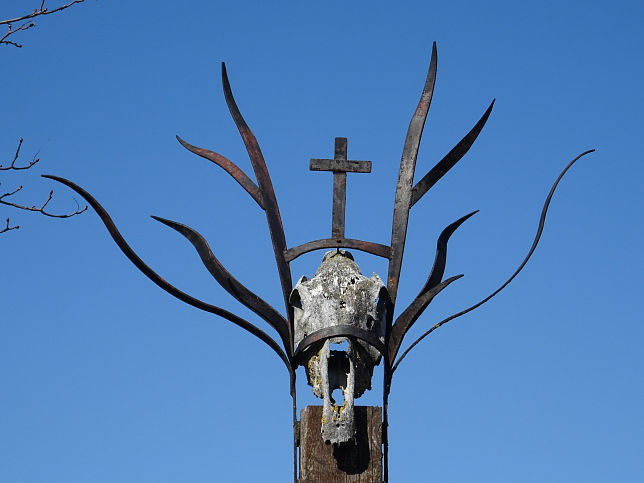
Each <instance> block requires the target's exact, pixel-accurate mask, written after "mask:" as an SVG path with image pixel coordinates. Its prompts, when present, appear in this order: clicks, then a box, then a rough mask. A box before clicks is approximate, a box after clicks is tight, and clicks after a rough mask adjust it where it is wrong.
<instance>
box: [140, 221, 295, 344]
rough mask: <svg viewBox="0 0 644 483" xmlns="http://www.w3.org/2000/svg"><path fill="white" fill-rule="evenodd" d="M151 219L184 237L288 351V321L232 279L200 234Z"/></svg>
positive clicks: (172, 223)
mask: <svg viewBox="0 0 644 483" xmlns="http://www.w3.org/2000/svg"><path fill="white" fill-rule="evenodd" d="M152 218H154V219H155V220H157V221H159V222H161V223H163V224H164V225H166V226H169V227H170V228H172V229H174V230H176V231H178V232H179V233H181V234H182V235H183V236H185V237H186V238H187V239H188V241H190V243H192V245H193V246H194V247H195V249H196V250H197V253H199V256H200V257H201V261H202V262H203V264H204V265H205V266H206V268H207V269H208V271H209V272H210V274H211V275H212V276H213V277H214V278H215V280H217V282H219V285H221V286H222V287H223V288H224V289H225V290H226V292H228V293H229V294H231V295H232V296H233V297H235V298H236V299H237V300H238V301H239V302H241V303H242V304H243V305H245V306H246V307H248V308H249V309H250V310H252V311H253V312H255V313H256V314H257V315H259V316H260V317H261V318H262V319H264V320H265V321H266V322H268V323H269V325H270V326H271V327H273V329H275V330H276V331H277V333H278V334H279V336H280V338H281V339H282V343H283V344H284V350H286V351H287V352H288V351H289V350H290V349H289V347H290V340H289V330H288V327H289V325H288V321H287V320H286V319H285V318H284V317H282V315H281V314H280V313H279V312H278V311H277V310H275V309H274V308H273V307H271V306H270V305H269V304H268V303H267V302H265V301H264V300H262V299H261V298H260V297H258V296H257V295H256V294H254V293H253V292H251V291H250V290H248V289H247V288H246V287H244V286H243V285H242V284H241V283H239V282H238V281H237V280H236V279H235V277H233V276H232V275H231V274H230V273H229V272H228V270H226V269H225V268H224V266H223V265H222V264H221V263H220V262H219V260H217V257H215V255H214V253H212V250H210V247H209V246H208V242H207V241H206V239H205V238H204V237H203V236H201V234H200V233H198V232H197V231H195V230H193V229H192V228H190V227H189V226H186V225H182V224H181V223H177V222H175V221H172V220H167V219H165V218H161V217H159V216H152Z"/></svg>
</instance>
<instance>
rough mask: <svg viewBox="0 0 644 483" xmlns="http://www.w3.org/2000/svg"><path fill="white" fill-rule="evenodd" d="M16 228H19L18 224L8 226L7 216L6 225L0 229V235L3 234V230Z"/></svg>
mask: <svg viewBox="0 0 644 483" xmlns="http://www.w3.org/2000/svg"><path fill="white" fill-rule="evenodd" d="M18 228H20V227H19V226H18V225H14V226H9V218H7V226H5V227H4V228H1V229H0V235H1V234H3V233H4V232H5V231H9V230H17V229H18Z"/></svg>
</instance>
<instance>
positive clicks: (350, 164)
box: [309, 138, 371, 241]
mask: <svg viewBox="0 0 644 483" xmlns="http://www.w3.org/2000/svg"><path fill="white" fill-rule="evenodd" d="M309 169H310V170H311V171H333V218H332V221H331V237H332V238H335V239H337V240H338V241H340V240H343V239H344V214H345V208H346V203H347V173H371V161H349V160H347V138H335V156H334V159H311V164H310V166H309Z"/></svg>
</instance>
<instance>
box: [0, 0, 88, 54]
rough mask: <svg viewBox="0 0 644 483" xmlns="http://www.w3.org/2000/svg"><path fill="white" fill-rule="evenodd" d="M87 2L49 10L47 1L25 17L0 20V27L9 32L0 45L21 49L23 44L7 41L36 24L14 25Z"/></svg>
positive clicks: (78, 1) (79, 1)
mask: <svg viewBox="0 0 644 483" xmlns="http://www.w3.org/2000/svg"><path fill="white" fill-rule="evenodd" d="M84 1H85V0H73V1H72V2H69V3H66V4H65V5H61V6H60V7H58V8H54V9H53V10H49V9H48V8H46V7H45V0H42V2H41V3H40V7H39V8H36V9H34V11H33V12H31V13H29V14H27V15H23V16H21V17H16V18H11V19H7V20H0V25H6V26H7V27H8V28H9V30H8V31H7V32H6V33H5V34H4V35H3V36H2V37H0V44H5V45H13V46H14V47H18V48H21V47H22V44H19V43H17V42H14V41H12V40H7V38H8V37H9V36H10V35H13V34H15V33H17V32H20V31H21V30H28V29H30V28H32V27H34V26H35V25H36V24H35V23H34V22H31V21H29V22H24V23H23V24H21V25H19V26H18V27H15V28H14V26H13V24H14V23H18V22H23V21H25V20H30V19H32V18H35V17H40V16H42V15H50V14H52V13H56V12H60V11H61V10H65V9H66V8H69V7H71V6H72V5H75V4H77V3H83V2H84Z"/></svg>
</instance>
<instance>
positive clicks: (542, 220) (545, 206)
mask: <svg viewBox="0 0 644 483" xmlns="http://www.w3.org/2000/svg"><path fill="white" fill-rule="evenodd" d="M593 152H595V150H594V149H589V150H587V151H584V152H583V153H581V154H580V155H578V156H576V157H575V158H574V159H573V160H572V161H570V163H568V164H567V165H566V167H565V168H564V169H563V171H562V172H561V173H560V174H559V176H558V177H557V179H556V180H555V182H554V183H553V185H552V187H551V188H550V192H549V193H548V196H547V197H546V201H545V203H544V204H543V208H542V209H541V216H540V217H539V225H538V226H537V234H536V235H535V237H534V241H533V242H532V246H531V247H530V250H528V254H527V255H526V256H525V258H524V259H523V261H522V262H521V264H520V265H519V267H518V268H517V269H516V270H515V271H514V273H512V275H510V278H508V279H507V280H506V281H505V282H503V284H501V286H500V287H499V288H497V289H496V290H495V291H494V292H492V293H491V294H490V295H488V296H487V297H485V298H484V299H482V300H481V301H479V302H477V303H475V304H474V305H472V306H470V307H468V308H466V309H464V310H461V311H460V312H457V313H455V314H453V315H450V316H449V317H447V318H445V319H443V320H441V321H440V322H438V323H437V324H435V325H434V326H433V327H432V328H431V329H429V330H428V331H426V332H425V333H423V334H422V335H421V336H420V337H419V338H418V339H416V340H415V341H414V342H413V343H412V344H410V346H409V347H408V348H407V349H406V350H405V352H403V353H402V354H401V356H400V357H399V358H398V360H397V361H396V362H395V364H393V366H392V372H393V371H395V370H396V369H397V368H398V366H399V365H400V363H401V362H402V360H403V359H404V358H405V356H406V355H407V354H408V353H409V352H410V351H411V350H412V349H413V348H414V347H416V346H417V345H418V343H419V342H420V341H422V340H423V339H424V338H425V337H427V336H428V335H429V334H431V333H432V332H434V331H435V330H436V329H438V328H439V327H441V326H443V325H445V324H446V323H447V322H449V321H451V320H454V319H456V318H457V317H460V316H461V315H465V314H467V313H468V312H471V311H472V310H475V309H477V308H479V307H480V306H481V305H483V304H484V303H486V302H487V301H488V300H490V299H491V298H492V297H494V296H495V295H497V294H498V293H499V292H501V290H503V289H504V288H505V287H507V286H508V285H509V284H510V282H512V280H514V278H515V277H516V276H517V275H518V274H519V272H520V271H521V270H523V267H525V265H526V263H528V260H530V257H532V254H533V253H534V251H535V250H536V248H537V245H538V244H539V240H540V239H541V234H542V233H543V227H544V226H545V223H546V215H547V214H548V207H549V206H550V201H551V200H552V196H553V195H554V194H555V190H556V189H557V186H558V185H559V182H560V181H561V179H562V178H563V177H564V175H565V174H566V172H567V171H568V170H569V169H570V168H571V167H572V165H573V164H575V163H576V162H577V161H578V160H579V159H580V158H581V157H583V156H585V155H587V154H590V153H593Z"/></svg>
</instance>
